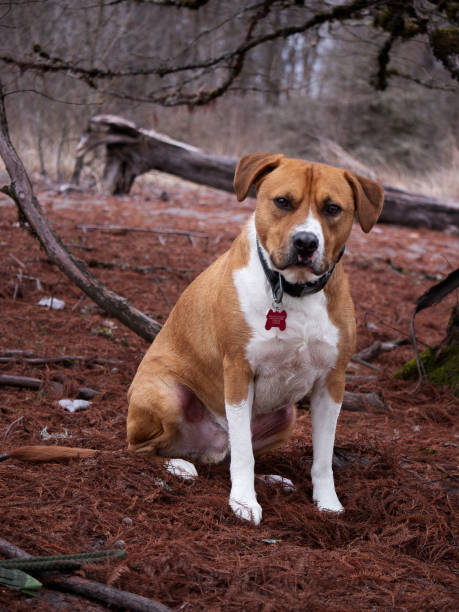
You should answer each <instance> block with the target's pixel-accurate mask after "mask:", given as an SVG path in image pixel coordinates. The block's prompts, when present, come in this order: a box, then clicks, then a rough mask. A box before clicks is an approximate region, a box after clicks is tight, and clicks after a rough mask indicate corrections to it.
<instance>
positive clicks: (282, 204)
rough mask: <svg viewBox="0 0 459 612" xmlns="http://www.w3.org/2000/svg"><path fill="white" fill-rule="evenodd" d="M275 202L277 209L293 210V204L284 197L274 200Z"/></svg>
mask: <svg viewBox="0 0 459 612" xmlns="http://www.w3.org/2000/svg"><path fill="white" fill-rule="evenodd" d="M273 202H274V204H275V205H276V206H277V208H280V209H281V210H290V209H291V208H292V203H291V201H290V199H289V198H284V197H283V196H279V197H277V198H274V200H273Z"/></svg>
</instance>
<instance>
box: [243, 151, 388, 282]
mask: <svg viewBox="0 0 459 612" xmlns="http://www.w3.org/2000/svg"><path fill="white" fill-rule="evenodd" d="M252 185H254V186H255V187H256V191H257V207H256V211H255V227H256V230H257V235H258V239H259V241H260V244H261V246H262V247H263V248H264V249H265V251H266V253H267V254H268V256H269V259H270V265H271V266H272V267H273V268H274V269H275V270H278V271H280V272H282V274H283V276H284V277H285V278H286V279H287V280H288V281H290V282H293V283H301V282H305V281H313V280H316V279H317V278H318V277H320V276H322V275H323V274H325V273H326V272H327V271H328V270H329V269H330V268H331V267H332V266H333V265H334V263H335V262H336V260H337V258H338V255H339V253H340V251H341V249H342V247H343V246H344V243H345V242H346V240H347V238H348V236H349V233H350V231H351V227H352V221H353V219H354V215H355V214H357V218H358V220H359V223H360V226H361V228H362V229H363V231H364V232H369V231H370V230H371V228H372V227H373V225H374V224H375V223H376V221H377V220H378V217H379V214H380V212H381V209H382V205H383V199H384V191H383V188H382V187H381V185H379V184H378V183H376V182H375V181H372V180H370V179H367V178H363V177H361V176H357V175H355V174H353V173H352V172H349V171H347V170H340V169H338V168H333V167H331V166H326V165H325V164H316V163H312V162H307V161H302V160H299V159H288V158H286V157H284V156H283V155H281V154H273V153H253V154H251V155H245V156H244V157H243V158H242V159H241V160H240V162H239V164H238V166H237V168H236V173H235V176H234V187H235V190H236V194H237V198H238V200H239V201H241V200H243V199H244V198H245V197H246V196H247V194H248V192H249V190H250V188H251V187H252Z"/></svg>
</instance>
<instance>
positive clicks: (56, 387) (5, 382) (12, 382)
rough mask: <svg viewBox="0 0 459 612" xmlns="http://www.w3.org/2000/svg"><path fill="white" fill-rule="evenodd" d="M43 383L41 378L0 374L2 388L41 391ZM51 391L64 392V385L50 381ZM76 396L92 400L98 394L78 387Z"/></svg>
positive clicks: (87, 388)
mask: <svg viewBox="0 0 459 612" xmlns="http://www.w3.org/2000/svg"><path fill="white" fill-rule="evenodd" d="M44 384H45V381H44V380H42V379H41V378H32V377H30V376H13V375H11V374H0V386H4V387H20V388H21V389H35V390H38V389H41V387H42V386H43V385H44ZM50 385H51V390H52V391H53V393H55V394H56V395H60V394H62V393H63V392H64V385H62V384H61V383H58V382H54V381H51V383H50ZM77 394H78V398H79V399H92V398H93V397H95V396H96V395H97V394H98V391H96V390H95V389H91V388H89V387H78V389H77Z"/></svg>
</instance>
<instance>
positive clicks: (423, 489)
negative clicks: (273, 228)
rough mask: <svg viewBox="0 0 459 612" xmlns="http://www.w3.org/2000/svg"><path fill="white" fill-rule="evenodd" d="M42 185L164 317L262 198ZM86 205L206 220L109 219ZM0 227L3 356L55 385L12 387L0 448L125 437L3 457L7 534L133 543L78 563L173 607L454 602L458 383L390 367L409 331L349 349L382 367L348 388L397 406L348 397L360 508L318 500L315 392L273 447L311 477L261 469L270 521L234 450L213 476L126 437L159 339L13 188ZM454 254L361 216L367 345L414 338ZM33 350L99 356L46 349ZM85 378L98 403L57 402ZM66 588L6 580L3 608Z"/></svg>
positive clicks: (106, 274) (145, 304)
mask: <svg viewBox="0 0 459 612" xmlns="http://www.w3.org/2000/svg"><path fill="white" fill-rule="evenodd" d="M166 190H167V191H166ZM38 195H39V199H40V201H41V203H42V204H43V207H44V209H45V211H46V212H47V214H48V215H49V218H50V219H51V221H52V223H53V226H54V228H55V229H56V231H57V232H58V234H59V235H60V236H61V237H62V239H63V241H64V242H65V243H66V244H67V245H69V248H70V250H71V252H72V253H73V254H74V255H75V256H77V257H79V258H81V259H83V260H84V261H86V263H87V265H88V266H89V267H90V268H91V270H92V271H93V273H94V274H95V275H96V276H97V277H99V278H100V279H101V280H102V281H103V282H104V283H105V284H106V285H108V286H109V287H111V288H113V289H114V290H116V291H117V292H119V293H121V294H122V295H124V296H126V297H128V298H129V300H130V301H131V303H132V304H133V305H135V306H136V307H137V308H139V309H141V310H143V311H145V312H147V313H150V314H151V315H152V316H153V317H155V318H157V319H158V320H160V321H164V320H165V318H166V317H167V315H168V312H169V311H170V307H171V305H173V304H174V303H175V301H176V300H177V298H178V297H179V295H180V294H181V293H182V291H183V290H184V289H185V287H186V286H187V285H188V284H189V283H190V281H191V280H192V279H193V278H194V277H195V276H196V275H197V274H198V273H199V272H200V271H201V270H203V269H204V268H205V267H206V266H207V265H208V264H209V263H211V262H212V261H213V260H214V259H215V258H216V257H217V256H218V255H219V254H221V253H222V252H223V251H225V250H226V249H227V248H228V247H229V245H230V244H231V241H232V240H233V238H234V237H235V236H236V235H237V233H238V231H239V228H240V227H241V224H242V223H243V222H244V220H245V219H246V218H247V216H248V215H249V214H250V212H251V211H252V209H253V201H247V202H245V203H243V204H238V203H237V202H236V199H235V198H234V197H231V196H230V195H226V194H222V193H220V192H217V191H213V190H210V189H205V188H199V189H197V188H193V189H191V188H190V187H188V186H183V185H181V184H180V183H175V182H173V183H171V182H169V183H167V184H163V183H161V180H160V179H159V178H158V179H157V180H156V182H154V183H153V184H152V183H151V182H150V183H148V182H146V181H144V182H139V184H138V185H136V187H135V190H134V192H133V194H132V196H131V197H126V198H114V197H101V196H99V195H91V194H75V193H71V194H66V195H56V194H53V193H52V192H49V191H44V190H43V189H41V190H39V193H38ZM83 224H86V225H89V224H99V225H107V224H111V225H117V226H129V227H143V228H153V229H174V230H180V231H183V230H186V231H189V232H194V233H198V234H205V236H199V235H198V236H196V235H193V234H190V235H186V234H185V235H183V234H182V235H171V234H169V235H158V234H155V233H140V232H125V231H114V232H103V231H100V230H89V229H86V230H85V229H83V228H81V225H83ZM0 231H1V233H0V246H1V250H2V253H3V257H2V259H1V262H0V270H1V275H0V304H1V318H0V349H1V355H2V356H5V355H6V354H7V351H12V350H15V351H23V352H24V353H23V354H22V356H21V354H19V355H18V354H17V359H16V360H15V361H13V362H8V363H0V373H2V374H14V375H23V376H31V377H35V378H40V379H42V380H44V381H45V384H44V386H43V387H42V389H41V390H40V391H37V390H27V389H18V388H14V387H2V388H1V392H2V402H1V404H0V439H1V451H6V450H8V449H9V448H13V447H15V446H19V445H22V444H39V443H44V442H43V440H42V439H41V437H40V432H42V431H43V429H44V428H45V427H46V428H47V429H46V431H47V432H48V433H50V434H52V435H53V434H64V435H67V436H69V437H68V439H66V440H64V441H63V442H62V441H61V442H60V443H63V444H68V445H72V446H77V445H78V446H86V447H89V448H96V449H100V450H105V451H112V452H111V453H108V454H100V455H98V456H96V457H95V458H91V459H87V460H83V461H81V462H75V463H71V464H70V465H61V464H45V465H26V464H21V463H19V462H14V461H6V462H3V463H0V497H1V500H2V501H1V513H2V520H1V522H2V536H3V537H4V538H5V539H7V540H9V541H10V542H12V543H14V544H16V545H18V546H20V547H22V548H23V549H25V550H26V551H27V552H29V553H31V554H35V555H46V554H49V555H53V554H61V553H75V552H85V551H91V550H98V549H105V548H116V547H123V548H124V549H125V550H126V551H127V553H128V556H127V559H125V560H123V561H120V562H112V563H109V564H106V565H102V566H100V567H96V566H90V567H87V568H85V569H83V570H81V571H80V573H81V574H82V575H85V576H87V577H89V578H91V579H93V580H98V581H101V582H105V583H108V584H111V585H113V586H115V587H117V588H119V589H124V590H127V591H131V592H134V593H137V594H140V595H143V596H145V597H150V598H153V599H156V600H159V601H161V602H162V603H163V604H165V605H168V606H170V607H172V608H174V609H177V610H179V609H180V610H182V609H185V610H212V611H218V610H251V611H252V610H260V611H261V610H263V611H269V610H279V609H283V610H305V609H308V610H330V611H343V610H351V609H354V610H356V609H357V610H380V609H381V610H428V609H429V610H433V609H435V610H452V609H456V607H457V599H455V586H457V582H456V575H455V573H454V572H455V569H456V570H457V566H455V565H454V560H455V556H454V554H455V547H456V541H455V535H454V517H455V512H454V505H453V503H454V500H455V498H454V496H453V494H454V487H453V485H454V482H455V477H457V468H456V458H457V447H458V444H459V440H458V437H457V435H455V434H454V431H453V423H454V415H455V411H456V409H457V400H456V399H455V398H454V397H453V396H452V395H451V394H450V393H449V391H448V390H446V389H438V388H435V387H433V386H432V385H430V384H429V383H424V384H423V385H422V386H421V387H420V388H419V389H417V390H416V391H414V390H413V389H414V386H415V385H414V382H404V381H398V380H394V378H393V374H394V372H395V371H396V370H397V369H398V368H399V367H400V366H401V365H402V364H403V363H404V362H405V361H406V360H407V359H409V358H411V357H412V350H411V348H410V346H406V345H402V346H400V347H399V348H397V349H396V350H395V351H393V352H390V353H383V354H382V355H381V356H380V357H379V358H378V359H376V360H375V361H374V362H373V363H374V365H376V366H377V367H378V369H377V370H372V369H368V368H366V367H365V366H363V365H360V364H357V363H352V364H351V366H350V369H349V373H350V374H353V375H357V376H359V375H362V376H367V375H376V377H377V378H376V379H375V380H370V381H368V380H365V379H359V378H357V379H353V380H352V381H351V382H350V383H349V384H348V385H347V389H348V390H350V391H354V392H372V391H380V392H381V393H382V394H383V396H384V399H385V402H386V404H387V410H386V411H385V412H378V413H377V412H366V413H363V412H346V411H343V412H342V414H341V417H340V421H339V424H338V430H337V436H336V446H337V447H338V449H339V450H338V452H337V455H338V459H339V461H338V462H337V463H338V465H337V466H336V467H335V480H336V488H337V492H338V495H339V496H340V499H341V501H342V503H343V504H344V506H345V508H346V512H345V513H344V514H342V515H339V516H333V515H329V514H321V513H319V512H318V511H317V510H316V509H315V507H314V505H313V503H312V501H311V482H310V474H309V471H310V467H311V458H312V448H311V440H310V433H311V432H310V418H309V414H308V412H307V410H300V411H299V417H298V422H297V426H296V429H295V432H294V435H293V438H292V440H291V441H290V442H289V443H288V444H287V445H286V446H285V447H284V448H282V449H279V450H276V451H274V452H272V453H271V454H269V455H267V456H266V457H264V458H263V459H262V460H260V461H259V462H258V463H257V472H258V473H268V474H280V475H282V476H286V477H288V478H290V479H292V480H293V482H294V483H295V485H296V491H295V492H292V493H287V492H285V491H283V490H281V489H279V488H276V487H273V486H270V485H269V484H267V483H264V482H258V483H257V492H258V497H259V501H260V503H261V505H262V507H263V522H262V524H261V526H260V527H258V528H255V527H252V526H250V525H248V524H245V523H241V522H240V521H238V520H237V519H236V518H235V517H234V516H233V514H232V512H231V510H230V509H229V507H228V503H227V502H228V495H229V474H228V467H227V466H218V467H209V466H206V467H199V473H200V476H199V478H198V479H197V480H195V481H193V482H190V481H182V480H180V479H178V478H175V477H173V476H171V475H169V474H166V472H165V471H164V470H163V468H162V467H161V466H160V465H158V464H155V463H153V462H152V461H150V460H148V459H147V458H143V457H134V456H132V455H129V454H128V453H127V452H126V442H125V418H126V410H127V401H126V392H127V389H128V387H129V384H130V382H131V380H132V378H133V376H134V374H135V371H136V368H137V366H138V364H139V362H140V360H141V358H142V356H143V354H144V353H145V351H146V349H147V343H146V342H145V341H143V340H142V339H140V338H139V337H137V336H136V335H135V334H133V333H132V332H130V331H129V330H128V329H126V328H124V327H123V326H122V325H121V324H120V323H118V322H117V321H115V320H114V319H110V318H109V317H108V316H107V315H106V314H105V313H104V312H102V311H101V310H100V309H99V308H98V307H97V306H95V305H94V304H93V303H92V302H91V301H90V300H89V299H88V298H86V297H85V296H84V295H83V294H82V293H81V292H80V290H79V289H78V288H76V287H75V286H74V285H72V284H71V283H70V281H68V280H67V279H66V277H64V276H63V275H62V273H61V272H60V271H59V270H58V269H57V268H56V267H55V266H53V265H51V264H50V263H49V262H48V261H47V258H46V255H45V253H44V252H43V251H42V250H41V249H40V246H39V244H38V242H37V241H36V240H35V239H34V238H33V237H31V236H30V235H29V234H28V233H27V232H26V231H25V230H24V229H22V228H21V227H19V226H18V224H17V215H16V211H15V209H14V207H13V206H12V205H11V204H10V202H9V201H8V199H7V198H6V197H5V196H3V195H0ZM458 260H459V253H458V248H457V237H454V236H450V235H447V234H441V233H438V232H433V231H429V230H424V229H422V230H412V229H406V228H399V227H394V226H384V225H381V226H378V227H377V228H375V231H373V232H372V233H371V234H369V235H365V234H363V233H362V232H361V231H360V229H359V228H358V227H357V226H355V227H354V229H353V231H352V236H351V239H350V241H349V244H348V248H347V251H346V254H345V256H344V260H343V261H344V265H345V268H346V270H347V272H348V275H349V278H350V282H351V286H352V293H353V296H354V300H355V303H356V311H357V321H358V347H357V348H358V350H360V349H362V348H364V347H366V346H368V345H370V344H371V343H372V342H374V341H375V340H380V341H388V340H393V339H395V338H401V337H406V336H407V335H408V333H409V321H410V317H411V313H412V310H413V304H414V301H415V299H416V298H417V297H418V296H419V295H420V294H421V293H423V291H425V290H426V289H427V288H428V287H429V286H431V285H432V284H433V283H434V282H435V281H436V280H439V279H440V278H442V277H443V276H445V275H446V274H447V273H448V272H450V271H451V270H452V269H454V268H455V267H457V266H458V265H459V261H458ZM34 279H39V283H38V282H37V280H34ZM48 296H53V297H56V298H59V299H61V300H64V301H65V308H64V309H63V310H50V309H47V308H44V307H41V306H38V305H37V303H38V301H39V300H40V298H42V297H48ZM456 300H457V296H455V295H453V296H450V297H449V298H448V299H446V300H445V301H444V302H443V303H441V304H440V305H438V306H436V307H435V308H433V309H429V310H427V311H424V312H421V313H420V314H419V315H418V317H417V321H416V330H417V336H418V341H419V343H420V346H421V348H422V346H423V343H424V344H427V345H434V344H436V343H437V342H439V341H440V339H441V338H442V336H443V334H444V331H445V329H446V324H447V320H448V315H449V312H450V311H451V308H452V305H453V304H454V303H455V301H456ZM26 354H30V355H33V356H36V357H41V356H46V357H57V356H61V355H74V356H80V357H84V358H86V361H82V360H80V361H73V362H67V363H48V364H43V365H34V364H31V363H28V362H27V361H26V359H25V356H26ZM95 358H98V359H99V361H96V360H95ZM103 360H108V361H107V362H104V361H103ZM113 360H116V361H117V362H116V363H111V361H113ZM56 382H57V383H60V385H61V386H60V387H57V388H56V385H55V384H54V385H53V383H56ZM82 386H84V387H92V388H94V389H96V390H98V392H99V393H98V395H97V396H96V397H95V398H94V399H93V403H92V405H91V406H90V407H89V409H87V410H86V411H82V412H77V413H73V414H72V413H69V412H66V411H65V410H63V409H62V408H60V407H59V406H58V403H57V401H58V400H59V399H61V398H63V397H69V398H72V397H76V393H77V389H78V388H79V387H82ZM47 443H53V440H51V441H50V442H47ZM456 481H457V480H456ZM165 485H167V486H165ZM456 533H457V531H456ZM456 593H457V592H456ZM52 597H54V598H55V595H53V594H52V593H51V592H50V591H49V590H45V591H43V593H42V594H40V595H38V596H37V597H35V598H33V599H31V598H30V597H29V596H26V595H21V594H19V593H17V592H13V591H10V590H7V589H5V588H2V587H0V608H2V609H8V610H11V611H13V610H23V609H25V608H26V607H27V609H29V608H30V609H33V610H50V609H59V608H60V607H65V605H67V604H66V603H65V601H64V600H63V599H59V598H58V599H57V600H56V599H54V600H52V599H50V598H52ZM68 601H69V604H68V606H69V608H68V609H73V610H79V609H81V610H83V609H100V607H97V608H96V607H94V608H90V607H89V606H90V604H89V603H88V604H87V605H86V607H85V602H84V600H83V599H81V598H73V599H71V598H70V596H69V599H68ZM91 605H92V604H91Z"/></svg>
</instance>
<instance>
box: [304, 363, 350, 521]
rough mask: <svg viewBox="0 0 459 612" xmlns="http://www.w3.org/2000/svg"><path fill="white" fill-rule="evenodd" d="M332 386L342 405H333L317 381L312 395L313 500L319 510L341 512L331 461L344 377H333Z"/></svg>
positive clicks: (337, 403) (325, 390) (325, 385)
mask: <svg viewBox="0 0 459 612" xmlns="http://www.w3.org/2000/svg"><path fill="white" fill-rule="evenodd" d="M328 382H329V383H330V381H328ZM333 382H334V383H335V384H334V394H335V393H336V395H338V396H340V397H341V401H339V402H335V401H334V399H333V398H332V396H331V395H330V392H329V390H328V386H327V383H326V382H325V381H318V382H317V383H316V385H315V387H314V390H313V392H312V395H311V416H312V448H313V462H312V470H311V478H312V486H313V493H312V498H313V500H314V501H315V502H316V503H317V506H318V508H319V510H328V511H331V512H342V511H343V506H342V505H341V503H340V501H339V499H338V496H337V495H336V491H335V483H334V479H333V469H332V460H333V446H334V443H335V431H336V423H337V420H338V416H339V413H340V409H341V402H342V397H343V394H344V376H342V377H339V378H338V376H337V375H336V380H334V381H333ZM337 389H338V391H337Z"/></svg>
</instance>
